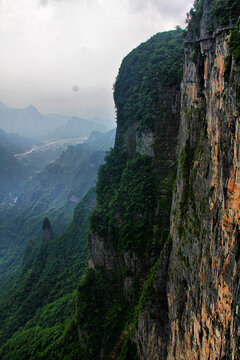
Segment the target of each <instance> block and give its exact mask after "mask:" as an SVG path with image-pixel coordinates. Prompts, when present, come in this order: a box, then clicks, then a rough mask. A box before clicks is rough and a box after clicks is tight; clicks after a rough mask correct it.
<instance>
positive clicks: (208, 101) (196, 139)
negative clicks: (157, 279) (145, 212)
mask: <svg viewBox="0 0 240 360" xmlns="http://www.w3.org/2000/svg"><path fill="white" fill-rule="evenodd" d="M212 5H213V2H206V3H205V5H204V6H203V15H202V18H201V22H200V38H199V37H198V38H197V37H196V36H195V34H193V33H191V31H190V32H189V34H188V37H187V42H186V45H185V66H184V77H183V83H182V91H181V97H182V103H181V123H180V132H179V167H178V177H177V192H176V194H175V196H174V201H173V208H172V220H171V234H172V238H173V247H172V252H171V257H170V265H169V274H168V275H169V276H168V278H169V282H168V287H167V293H168V305H169V325H170V344H169V351H168V359H169V360H170V359H179V360H180V359H239V358H240V349H239V314H238V312H239V240H240V235H239V234H240V233H239V226H240V177H239V176H240V174H239V161H240V153H239V136H240V132H239V106H240V104H239V95H238V84H239V80H240V72H239V70H240V69H239V65H237V63H236V60H235V59H236V58H234V57H233V58H231V62H230V64H229V55H230V52H229V37H230V36H229V30H226V28H225V27H217V28H215V31H214V32H213V33H211V34H209V33H208V31H207V28H206V26H207V24H208V18H209V17H210V15H211V12H210V10H211V8H212ZM230 56H231V55H230Z"/></svg>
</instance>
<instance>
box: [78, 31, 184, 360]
mask: <svg viewBox="0 0 240 360" xmlns="http://www.w3.org/2000/svg"><path fill="white" fill-rule="evenodd" d="M182 59H183V40H182V32H181V30H180V31H172V32H167V33H162V34H157V35H156V36H154V37H153V38H151V39H150V40H149V41H148V42H146V43H145V44H142V45H140V47H138V48H137V49H135V50H133V52H132V53H130V54H129V55H128V56H127V57H126V58H125V59H124V60H123V63H122V65H121V68H120V71H119V75H118V78H117V81H116V84H115V92H114V98H115V104H116V108H117V117H118V127H117V136H116V142H115V147H114V149H113V150H112V152H111V153H109V154H108V156H107V158H106V164H105V165H103V166H102V167H101V169H100V171H99V178H98V183H97V205H96V209H95V211H94V212H93V214H92V216H91V234H90V239H89V244H90V259H89V267H90V268H91V269H93V270H94V272H93V273H91V276H90V275H89V281H87V282H85V284H84V287H82V288H81V287H80V289H79V309H80V311H79V322H83V323H84V322H85V321H86V320H87V319H88V320H89V307H88V306H87V304H88V300H87V294H86V296H85V298H84V296H83V295H82V294H83V293H85V291H86V290H85V287H86V284H88V282H90V278H91V279H92V278H93V277H94V279H95V280H91V281H93V283H94V284H95V285H93V287H94V286H95V287H98V285H97V284H99V283H100V282H103V281H104V282H105V283H107V284H108V285H107V286H106V288H105V291H104V294H103V293H101V294H100V295H99V296H100V297H102V299H103V303H102V304H101V309H100V311H99V314H101V319H102V324H104V322H105V323H106V318H108V323H111V322H112V323H113V324H114V323H116V324H115V325H113V324H111V327H110V328H109V326H108V327H107V326H106V325H105V327H104V325H103V328H102V331H101V332H100V334H99V338H98V344H97V342H96V336H95V339H94V341H95V343H93V341H89V342H87V344H86V343H85V346H86V351H87V349H89V347H91V348H93V349H94V350H93V353H92V355H91V354H88V355H87V354H86V353H85V355H84V356H86V358H89V359H90V358H94V357H95V358H103V359H107V358H109V357H110V358H112V359H115V358H116V359H117V358H118V357H119V356H120V358H121V359H128V358H129V356H130V353H131V356H132V357H133V356H135V355H136V353H137V352H136V346H138V343H134V336H132V335H133V333H134V331H135V328H136V319H137V316H138V314H139V313H140V311H141V309H142V308H143V307H144V305H145V300H142V301H141V305H139V306H138V308H137V310H136V306H137V304H138V302H139V298H140V295H141V289H142V287H143V283H144V281H145V280H146V279H147V277H148V274H149V271H150V269H151V268H152V267H153V266H154V265H155V263H156V261H157V260H159V259H160V261H161V262H162V264H165V267H164V266H163V267H162V269H161V286H160V287H159V288H158V291H159V293H160V296H161V297H162V305H163V306H164V309H162V310H161V311H162V313H165V314H166V313H167V297H166V274H167V264H168V256H169V250H170V246H169V245H166V243H167V241H168V238H169V224H170V221H169V220H170V209H171V199H172V188H173V182H174V179H175V177H176V148H177V134H178V127H179V116H180V80H181V72H182ZM155 267H156V266H155ZM103 278H104V280H103ZM100 279H101V280H100ZM110 284H111V285H110ZM111 287H112V288H111ZM146 291H147V290H146ZM145 296H146V295H145ZM106 303H108V306H107V308H106V305H104V304H106ZM84 304H85V305H86V311H85V312H83V311H81V308H82V307H83V306H84ZM116 304H118V308H119V309H122V310H121V311H120V310H119V311H118V310H117V311H116ZM99 306H100V305H99ZM104 307H105V308H104ZM123 314H124V315H123ZM126 314H128V315H126ZM88 320H87V321H88ZM93 320H94V321H95V319H92V320H91V321H90V322H89V321H88V323H89V329H88V330H87V331H85V332H84V333H83V332H82V330H81V326H80V327H79V328H80V330H79V333H80V334H81V335H80V338H81V339H82V343H83V344H84V342H85V341H86V338H88V339H89V333H90V332H91V330H90V329H91V323H92V321H93ZM129 324H130V325H129ZM166 324H167V322H165V323H163V324H162V325H161V326H160V327H159V329H161V330H162V331H164V332H165V333H166V329H165V326H166ZM130 333H131V339H130V336H129V334H130ZM139 336H140V335H139ZM84 339H85V340H84ZM119 339H120V340H119ZM110 342H111V344H110ZM112 344H114V346H113V347H112ZM123 344H124V346H123ZM111 347H112V349H111ZM133 349H135V350H133ZM151 351H152V350H151ZM165 353H166V346H164V347H163V349H162V354H165ZM133 354H135V355H133Z"/></svg>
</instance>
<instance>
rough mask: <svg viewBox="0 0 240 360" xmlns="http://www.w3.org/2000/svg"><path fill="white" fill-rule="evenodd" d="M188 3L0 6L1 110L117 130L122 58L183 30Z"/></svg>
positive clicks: (41, 1)
mask: <svg viewBox="0 0 240 360" xmlns="http://www.w3.org/2000/svg"><path fill="white" fill-rule="evenodd" d="M192 2H193V0H0V54H1V56H0V102H4V103H5V104H6V105H9V106H12V107H25V106H28V105H29V104H33V105H34V106H36V107H37V108H38V109H39V111H41V112H43V113H47V112H57V113H62V114H69V115H79V116H85V117H88V118H89V117H100V118H104V119H106V120H108V121H109V124H110V126H111V125H114V124H115V120H114V117H115V116H114V106H113V100H112V86H113V83H114V81H115V77H116V76H117V72H118V68H119V66H120V64H121V61H122V59H123V57H124V56H125V55H127V54H128V52H129V51H131V50H132V49H133V48H134V47H136V46H138V45H139V44H140V43H141V42H143V41H146V40H147V39H148V38H149V37H150V36H152V35H154V34H155V33H157V32H160V31H165V30H170V29H174V28H175V26H176V25H177V24H179V25H181V26H182V27H185V17H186V12H187V11H189V9H190V7H191V5H192ZM75 85H76V86H75ZM74 86H75V87H74Z"/></svg>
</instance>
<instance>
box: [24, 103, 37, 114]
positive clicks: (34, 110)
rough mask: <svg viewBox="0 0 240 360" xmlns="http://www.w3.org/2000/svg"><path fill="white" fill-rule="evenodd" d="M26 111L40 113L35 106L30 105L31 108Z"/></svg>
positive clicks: (28, 107)
mask: <svg viewBox="0 0 240 360" xmlns="http://www.w3.org/2000/svg"><path fill="white" fill-rule="evenodd" d="M25 109H26V110H28V111H31V112H37V113H39V111H38V109H37V108H35V106H33V105H29V106H27V107H26V108H25Z"/></svg>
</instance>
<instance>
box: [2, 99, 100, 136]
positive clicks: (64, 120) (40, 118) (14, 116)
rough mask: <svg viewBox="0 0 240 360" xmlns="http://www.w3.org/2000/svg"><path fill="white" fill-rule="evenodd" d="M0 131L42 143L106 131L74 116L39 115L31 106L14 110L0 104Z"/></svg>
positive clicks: (94, 123) (95, 123)
mask: <svg viewBox="0 0 240 360" xmlns="http://www.w3.org/2000/svg"><path fill="white" fill-rule="evenodd" d="M0 129H2V130H4V131H5V132H7V133H15V134H18V135H21V136H24V137H27V138H30V139H37V140H42V141H47V140H50V139H51V140H53V139H66V138H69V137H73V138H76V137H87V136H89V135H90V133H91V131H94V130H98V131H102V132H104V131H107V129H106V127H105V126H104V125H101V124H98V123H97V122H95V121H90V120H85V119H82V118H79V117H76V116H73V117H71V116H64V115H59V114H47V115H43V114H41V113H40V112H39V111H38V110H37V109H36V108H35V107H34V106H33V105H30V106H28V107H26V108H23V109H15V108H11V107H8V106H6V105H5V104H3V103H0Z"/></svg>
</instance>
